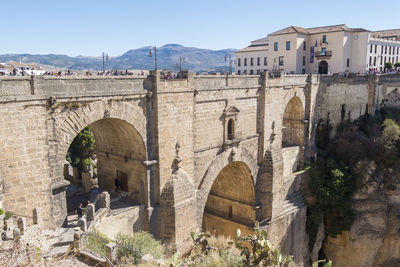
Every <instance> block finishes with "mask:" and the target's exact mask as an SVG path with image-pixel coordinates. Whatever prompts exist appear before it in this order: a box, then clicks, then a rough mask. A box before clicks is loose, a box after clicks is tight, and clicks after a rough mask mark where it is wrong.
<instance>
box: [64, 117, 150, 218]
mask: <svg viewBox="0 0 400 267" xmlns="http://www.w3.org/2000/svg"><path fill="white" fill-rule="evenodd" d="M87 128H88V129H90V132H91V133H92V134H93V136H94V139H95V145H94V149H93V151H91V152H90V153H89V154H90V158H91V159H92V162H93V163H94V164H89V165H92V166H91V167H90V166H89V167H88V168H82V167H81V166H71V164H68V163H66V165H65V169H64V177H65V179H67V180H69V181H70V182H71V185H70V186H69V187H68V189H67V209H68V213H69V214H71V213H74V212H75V210H76V208H77V206H78V205H79V203H83V204H84V206H85V204H86V203H87V201H88V200H89V201H90V202H92V203H93V202H94V201H95V200H96V197H97V196H98V195H99V193H101V192H102V191H107V192H108V193H110V196H111V209H119V208H124V207H127V206H133V205H139V204H143V203H145V202H146V199H147V196H146V192H147V189H146V188H147V183H146V169H145V167H144V166H143V165H142V162H143V161H144V160H145V159H146V149H145V145H144V142H143V140H142V138H141V136H140V134H139V132H138V131H137V130H136V129H135V127H133V126H132V125H131V124H129V123H128V122H126V121H124V120H120V119H109V118H106V119H101V120H98V121H96V122H94V123H92V124H90V125H88V126H87ZM85 129H86V128H85ZM117 177H118V179H116V178H117ZM116 180H118V182H116ZM117 185H118V186H117Z"/></svg>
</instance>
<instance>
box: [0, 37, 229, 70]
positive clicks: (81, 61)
mask: <svg viewBox="0 0 400 267" xmlns="http://www.w3.org/2000/svg"><path fill="white" fill-rule="evenodd" d="M150 48H151V47H150V46H148V47H142V48H138V49H132V50H129V51H127V52H126V53H125V54H123V55H122V56H119V57H112V58H110V59H109V61H108V62H106V69H118V70H124V69H144V70H149V69H154V55H153V57H152V58H150V57H149V50H150ZM234 52H235V49H223V50H210V49H200V48H195V47H185V46H182V45H178V44H167V45H164V46H162V47H159V48H157V62H158V64H157V65H158V69H176V64H177V63H179V57H185V63H183V65H182V69H189V70H193V71H207V70H209V69H216V70H220V69H222V70H227V68H228V63H227V62H225V60H224V57H225V55H227V54H229V53H230V54H232V56H233V55H234ZM8 61H22V62H24V63H38V64H42V65H50V66H54V67H56V68H61V69H71V70H102V58H101V57H85V56H77V57H70V56H67V55H54V54H49V55H31V54H5V55H0V62H8Z"/></svg>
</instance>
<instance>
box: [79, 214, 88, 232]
mask: <svg viewBox="0 0 400 267" xmlns="http://www.w3.org/2000/svg"><path fill="white" fill-rule="evenodd" d="M78 227H79V228H80V229H81V231H83V232H86V231H87V224H86V219H85V218H84V217H82V218H80V219H79V220H78Z"/></svg>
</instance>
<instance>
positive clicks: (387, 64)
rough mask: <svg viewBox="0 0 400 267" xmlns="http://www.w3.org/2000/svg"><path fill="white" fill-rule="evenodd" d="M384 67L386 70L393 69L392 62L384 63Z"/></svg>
mask: <svg viewBox="0 0 400 267" xmlns="http://www.w3.org/2000/svg"><path fill="white" fill-rule="evenodd" d="M385 69H387V70H391V69H393V63H392V62H386V63H385Z"/></svg>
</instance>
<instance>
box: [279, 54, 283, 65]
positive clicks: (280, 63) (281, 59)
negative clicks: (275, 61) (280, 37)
mask: <svg viewBox="0 0 400 267" xmlns="http://www.w3.org/2000/svg"><path fill="white" fill-rule="evenodd" d="M279 66H283V56H280V57H279Z"/></svg>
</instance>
